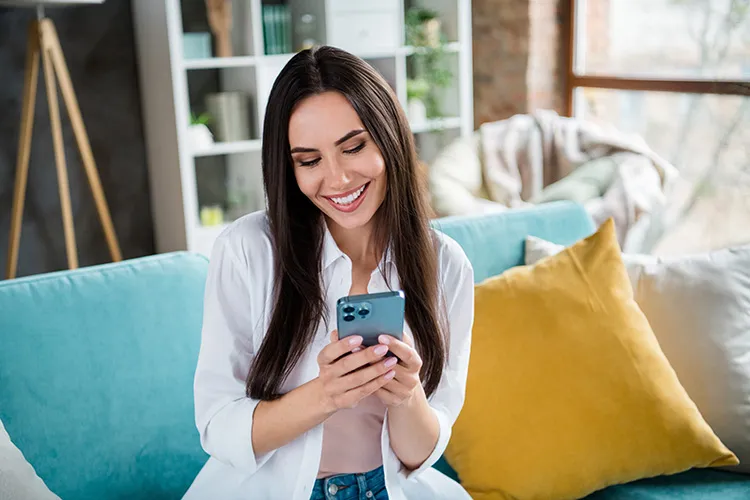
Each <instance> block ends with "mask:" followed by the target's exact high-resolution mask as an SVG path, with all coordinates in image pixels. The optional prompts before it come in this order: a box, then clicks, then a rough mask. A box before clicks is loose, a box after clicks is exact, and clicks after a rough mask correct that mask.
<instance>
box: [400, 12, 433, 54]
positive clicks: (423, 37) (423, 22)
mask: <svg viewBox="0 0 750 500" xmlns="http://www.w3.org/2000/svg"><path fill="white" fill-rule="evenodd" d="M405 24H406V43H408V44H409V45H413V46H415V47H432V48H437V47H438V46H440V43H441V40H440V28H441V22H440V17H439V15H438V13H437V11H434V10H431V9H425V8H422V7H412V8H410V9H409V10H408V11H407V12H406V18H405Z"/></svg>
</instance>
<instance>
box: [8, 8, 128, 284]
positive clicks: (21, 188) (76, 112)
mask: <svg viewBox="0 0 750 500" xmlns="http://www.w3.org/2000/svg"><path fill="white" fill-rule="evenodd" d="M103 1H104V0H12V1H6V0H0V6H3V5H9V6H11V5H12V6H19V7H35V8H36V10H37V18H36V19H34V20H32V21H31V23H30V24H29V33H28V42H27V46H26V51H27V52H26V68H25V70H24V83H23V103H22V106H21V132H20V137H19V140H18V158H17V162H16V181H15V187H14V189H13V208H12V211H11V222H10V238H9V243H8V262H7V267H6V276H7V278H8V279H12V278H15V276H16V270H17V267H18V249H19V246H20V243H21V223H22V220H23V206H24V202H25V200H26V181H27V179H28V174H29V156H30V154H31V133H32V130H33V127H34V106H35V101H36V88H37V81H38V76H39V56H40V55H41V58H42V68H43V71H44V81H45V86H46V90H47V102H48V104H49V117H50V124H51V127H52V142H53V146H54V150H55V166H56V169H57V181H58V185H59V191H60V205H61V208H62V219H63V229H64V233H65V250H66V254H67V258H68V267H69V268H70V269H75V268H77V267H78V250H77V248H76V240H75V230H74V228H73V212H72V209H71V204H70V189H69V186H68V171H67V166H66V163H65V150H64V146H63V136H62V126H61V124H60V107H59V105H58V101H57V85H56V84H57V83H59V86H60V92H61V94H62V96H63V101H64V102H65V107H66V108H67V110H68V116H69V118H70V122H71V125H72V127H73V134H74V135H75V138H76V143H77V145H78V150H79V151H80V153H81V160H82V163H83V167H84V169H85V171H86V176H87V177H88V180H89V185H90V186H91V191H92V193H93V195H94V201H95V203H96V210H97V212H98V213H99V219H100V220H101V223H102V226H103V227H104V234H105V237H106V239H107V245H108V246H109V252H110V254H111V255H112V260H113V261H115V262H116V261H120V260H122V255H121V253H120V246H119V244H118V242H117V235H116V234H115V230H114V226H113V225H112V218H111V216H110V213H109V208H108V207H107V200H106V199H105V198H104V192H103V191H102V185H101V182H100V180H99V174H98V172H97V169H96V164H95V163H94V155H93V154H92V152H91V145H90V144H89V138H88V135H87V134H86V128H85V126H84V124H83V118H82V117H81V110H80V108H79V107H78V100H77V99H76V95H75V92H74V91H73V85H72V83H71V81H70V74H69V73H68V67H67V65H66V63H65V57H64V56H63V52H62V49H61V48H60V40H59V39H58V38H57V31H56V30H55V26H54V24H53V23H52V20H51V19H49V18H47V17H45V15H44V7H45V6H53V5H54V6H60V5H83V4H99V3H102V2H103Z"/></svg>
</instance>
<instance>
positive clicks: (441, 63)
mask: <svg viewBox="0 0 750 500" xmlns="http://www.w3.org/2000/svg"><path fill="white" fill-rule="evenodd" d="M439 21H440V17H439V15H438V13H437V12H436V11H434V10H430V9H424V8H422V7H412V8H410V9H409V10H408V11H407V12H406V16H405V25H406V42H407V43H408V44H409V45H411V46H412V47H413V48H414V53H413V54H412V56H411V73H412V74H413V75H414V78H413V80H412V81H413V82H419V83H415V85H416V87H413V88H412V92H413V93H412V95H413V96H414V98H415V99H422V100H423V101H424V103H425V108H426V109H427V116H428V117H429V118H436V117H440V116H442V110H441V108H440V100H439V99H438V96H437V92H439V91H440V89H442V88H446V87H448V86H449V85H450V83H451V81H452V80H453V73H452V72H451V70H450V69H448V66H449V61H448V56H447V53H446V51H445V36H444V35H443V34H442V33H439V32H438V33H436V30H439V28H440V26H439ZM436 34H438V35H439V36H436ZM425 86H426V87H427V90H424V87H425ZM409 94H410V90H409V86H408V83H407V96H408V95H409ZM416 94H421V97H417V95H416Z"/></svg>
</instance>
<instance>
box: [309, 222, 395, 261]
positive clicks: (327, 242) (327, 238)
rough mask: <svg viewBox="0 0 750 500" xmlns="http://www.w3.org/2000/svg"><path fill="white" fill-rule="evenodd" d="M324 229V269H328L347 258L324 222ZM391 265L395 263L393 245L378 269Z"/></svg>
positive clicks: (389, 247)
mask: <svg viewBox="0 0 750 500" xmlns="http://www.w3.org/2000/svg"><path fill="white" fill-rule="evenodd" d="M323 227H324V228H325V235H324V237H323V269H326V268H327V267H328V266H330V265H331V264H333V263H334V262H336V261H337V260H338V259H340V258H341V257H345V254H344V252H342V251H341V249H340V248H339V246H338V244H337V243H336V240H334V239H333V235H332V234H331V231H329V230H328V224H326V223H325V222H324V223H323ZM391 263H393V252H392V248H391V245H388V248H386V251H385V253H384V254H383V257H381V259H380V264H379V265H378V268H383V267H384V265H385V264H391Z"/></svg>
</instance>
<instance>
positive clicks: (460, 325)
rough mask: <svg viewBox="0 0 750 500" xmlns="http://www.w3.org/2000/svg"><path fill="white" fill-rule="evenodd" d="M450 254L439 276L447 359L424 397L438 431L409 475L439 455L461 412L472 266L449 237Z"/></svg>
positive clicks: (471, 314)
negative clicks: (433, 387) (431, 446)
mask: <svg viewBox="0 0 750 500" xmlns="http://www.w3.org/2000/svg"><path fill="white" fill-rule="evenodd" d="M449 243H450V246H454V247H453V248H452V249H451V253H452V254H453V255H452V258H451V259H447V260H450V261H451V262H448V263H447V265H446V269H445V270H444V273H443V276H444V279H443V293H444V297H445V305H446V312H447V315H448V346H449V352H448V363H447V365H446V367H445V368H444V369H443V375H442V377H441V378H440V383H439V384H438V387H437V389H436V390H435V392H434V393H433V394H432V396H430V398H429V399H428V403H429V404H430V408H432V411H433V412H435V416H436V417H437V420H438V423H439V424H440V434H439V436H438V440H437V443H436V444H435V448H434V449H433V451H432V453H430V456H428V457H427V459H426V460H425V461H424V462H423V463H422V465H420V466H419V467H418V468H416V469H414V470H412V471H409V472H407V474H406V477H407V478H412V477H415V476H417V475H419V474H420V473H422V472H423V471H424V470H426V469H429V468H430V467H432V466H433V465H434V464H435V462H437V461H438V459H439V458H440V457H441V456H442V455H443V453H444V452H445V448H446V447H447V446H448V441H450V437H451V429H452V427H453V424H454V423H455V422H456V419H457V418H458V414H459V413H460V412H461V408H462V407H463V405H464V398H465V396H466V377H467V374H468V371H469V352H470V350H471V329H472V326H473V322H474V270H473V268H472V267H471V263H470V262H469V259H468V258H467V257H466V254H464V252H463V249H461V247H460V246H459V245H458V243H456V242H455V241H452V240H450V241H449Z"/></svg>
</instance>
